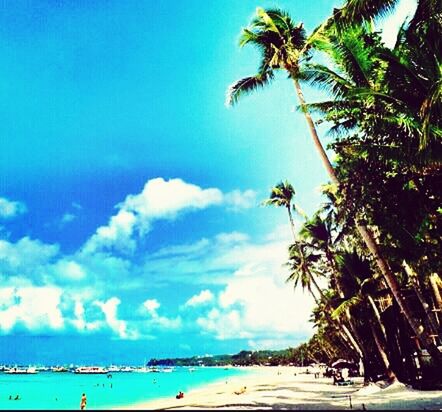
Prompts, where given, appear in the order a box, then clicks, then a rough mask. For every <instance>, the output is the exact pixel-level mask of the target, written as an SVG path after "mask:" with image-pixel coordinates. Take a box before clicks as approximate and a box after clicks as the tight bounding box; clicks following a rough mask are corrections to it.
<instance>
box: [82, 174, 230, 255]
mask: <svg viewBox="0 0 442 412" xmlns="http://www.w3.org/2000/svg"><path fill="white" fill-rule="evenodd" d="M221 202H222V193H221V191H220V190H219V189H214V188H210V189H202V188H200V187H199V186H196V185H193V184H189V183H186V182H184V181H183V180H181V179H171V180H169V181H165V180H164V179H163V178H156V179H151V180H149V181H148V182H147V183H146V184H145V186H144V188H143V191H142V192H141V193H139V194H137V195H128V196H127V197H126V199H125V200H124V202H122V203H120V204H119V205H117V207H118V208H119V212H118V213H117V214H116V215H115V216H113V217H111V219H110V221H109V223H108V224H107V225H106V226H101V227H99V228H98V229H97V231H96V233H95V234H94V235H93V236H92V237H91V238H90V239H89V240H88V242H87V243H86V245H85V248H84V250H85V251H86V252H89V253H90V252H94V251H95V250H99V249H102V248H109V247H117V248H119V249H121V250H129V251H130V250H133V249H134V247H135V242H134V240H133V239H132V235H133V234H134V232H138V233H139V234H141V235H143V234H145V233H146V232H148V231H149V230H150V224H151V222H152V221H153V220H156V219H175V218H176V216H177V214H178V213H180V212H183V211H187V210H192V209H194V210H195V209H204V208H206V207H209V206H211V205H216V204H220V203H221Z"/></svg>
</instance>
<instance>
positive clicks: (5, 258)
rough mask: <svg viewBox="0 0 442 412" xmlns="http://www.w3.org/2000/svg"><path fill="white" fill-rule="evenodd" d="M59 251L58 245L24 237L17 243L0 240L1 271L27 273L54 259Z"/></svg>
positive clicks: (5, 272)
mask: <svg viewBox="0 0 442 412" xmlns="http://www.w3.org/2000/svg"><path fill="white" fill-rule="evenodd" d="M58 253H59V246H58V245H48V244H45V243H43V242H41V241H40V240H33V239H30V238H29V237H24V238H22V239H20V240H18V241H17V242H16V243H13V242H9V241H7V240H0V271H1V273H3V274H8V275H10V274H15V275H18V274H27V273H29V272H30V271H32V270H34V269H35V268H38V267H40V266H41V265H43V264H46V263H48V262H50V261H51V260H53V258H55V257H56V256H57V254H58Z"/></svg>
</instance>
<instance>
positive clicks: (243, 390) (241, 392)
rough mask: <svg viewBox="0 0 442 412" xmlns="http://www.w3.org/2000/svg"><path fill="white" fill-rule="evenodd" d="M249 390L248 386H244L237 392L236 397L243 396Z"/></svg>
mask: <svg viewBox="0 0 442 412" xmlns="http://www.w3.org/2000/svg"><path fill="white" fill-rule="evenodd" d="M246 390H247V386H243V387H242V388H241V389H240V390H239V391H235V392H234V394H235V395H241V394H243V393H244V392H245V391H246Z"/></svg>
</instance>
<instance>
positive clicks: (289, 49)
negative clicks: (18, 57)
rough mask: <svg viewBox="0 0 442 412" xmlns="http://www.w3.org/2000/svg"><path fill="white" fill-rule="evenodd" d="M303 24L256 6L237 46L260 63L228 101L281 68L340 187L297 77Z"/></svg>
mask: <svg viewBox="0 0 442 412" xmlns="http://www.w3.org/2000/svg"><path fill="white" fill-rule="evenodd" d="M306 40H307V37H306V33H305V30H304V28H303V25H302V23H300V24H297V25H296V24H294V22H293V20H292V19H291V18H290V16H289V15H288V14H287V13H286V12H284V11H282V10H279V9H268V10H264V9H262V8H258V9H257V11H256V17H255V18H254V19H253V20H252V23H251V24H250V26H249V28H246V29H244V30H243V32H242V35H241V38H240V46H245V45H247V44H251V45H254V46H256V47H257V48H258V50H259V51H260V52H261V62H260V65H259V69H258V73H257V74H256V75H255V76H250V77H246V78H244V79H241V80H239V81H237V82H235V83H234V84H233V85H231V86H230V87H229V90H228V94H227V103H228V104H234V103H236V102H237V101H238V99H239V98H240V97H241V96H242V95H244V94H246V93H249V92H251V91H253V90H256V89H258V88H261V87H264V86H265V85H267V84H268V83H270V81H271V80H272V79H273V78H274V72H275V70H284V71H286V72H287V73H288V75H289V77H290V78H291V79H292V81H293V83H294V86H295V90H296V93H297V95H298V99H299V102H300V106H301V110H302V112H303V114H304V116H305V118H306V121H307V124H308V127H309V130H310V133H311V137H312V139H313V142H314V145H315V147H316V149H317V151H318V153H319V156H320V157H321V160H322V162H323V164H324V167H325V169H326V170H327V173H328V175H329V177H330V179H331V181H332V183H333V184H335V185H337V186H339V180H338V178H337V175H336V173H335V170H334V169H333V166H332V164H331V162H330V160H329V158H328V156H327V153H326V152H325V150H324V148H323V146H322V144H321V142H320V140H319V136H318V134H317V131H316V127H315V125H314V123H313V120H312V118H311V115H310V113H309V110H308V108H307V105H306V101H305V99H304V95H303V93H302V90H301V87H300V84H299V79H300V78H301V77H302V70H301V69H302V65H303V62H304V60H305V59H306V58H307V57H308V52H309V46H308V42H306ZM355 223H356V227H357V230H358V232H359V234H360V236H361V237H362V239H363V240H364V242H365V244H366V245H367V248H368V250H369V251H370V253H371V254H372V256H373V257H374V259H375V262H376V264H377V266H378V267H379V270H380V271H381V273H382V274H383V276H384V278H385V280H386V282H387V284H388V286H389V288H390V289H391V291H392V294H393V296H394V298H395V300H396V301H397V303H398V305H399V307H400V308H401V310H402V312H403V313H404V315H405V317H406V318H407V321H408V323H409V324H410V326H411V328H412V329H413V331H414V333H415V334H416V336H417V337H418V338H419V339H420V341H421V342H422V345H423V346H424V348H425V349H427V350H428V351H429V352H430V354H431V356H432V358H433V359H434V360H435V361H436V362H437V363H438V364H440V365H441V366H442V353H440V352H439V350H438V349H437V347H436V346H435V345H434V343H433V341H432V339H431V336H430V334H429V333H428V331H427V330H426V329H425V328H424V327H423V325H422V324H421V323H420V322H418V321H417V319H416V318H415V317H414V314H413V312H412V310H411V309H410V307H409V305H408V304H407V302H406V300H405V299H404V297H403V296H402V294H401V290H400V286H399V283H398V281H397V279H396V277H395V274H394V273H393V272H392V270H391V268H390V266H389V265H388V263H387V261H386V260H385V258H384V256H383V254H382V252H381V250H380V248H379V246H378V244H377V242H376V240H375V238H374V236H373V234H372V233H371V231H370V230H369V228H368V227H367V226H366V225H365V224H363V223H362V222H360V221H356V222H355Z"/></svg>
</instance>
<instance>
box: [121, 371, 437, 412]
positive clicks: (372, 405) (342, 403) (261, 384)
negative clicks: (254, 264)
mask: <svg viewBox="0 0 442 412" xmlns="http://www.w3.org/2000/svg"><path fill="white" fill-rule="evenodd" d="M241 369H246V370H248V371H249V373H247V374H244V375H240V376H234V377H231V378H228V379H227V380H224V379H223V380H219V381H216V382H211V383H208V384H207V385H205V386H203V387H201V386H200V387H198V388H195V389H193V390H191V391H190V392H188V393H185V395H184V398H183V399H175V398H170V397H169V398H164V397H162V398H158V399H155V400H149V401H145V402H139V403H134V404H130V405H125V406H122V407H119V408H118V409H124V410H143V409H144V410H146V409H147V410H162V409H184V410H185V409H249V410H250V409H311V410H320V409H359V410H361V409H364V408H366V409H367V410H369V409H433V410H442V391H418V390H414V389H410V388H409V387H407V386H406V385H403V384H401V383H399V382H397V383H395V384H393V385H391V386H389V387H387V388H385V389H381V387H380V386H378V385H376V384H370V385H368V386H364V385H363V378H360V377H358V378H351V379H352V381H353V382H354V384H353V385H351V386H336V385H333V384H332V379H331V378H315V377H314V375H313V374H305V373H304V372H305V369H306V368H305V367H304V368H302V367H287V366H285V367H277V366H275V367H272V366H265V367H245V368H241ZM244 387H246V389H245V391H244V392H243V393H240V392H241V389H242V388H244ZM235 392H238V394H236V393H235ZM115 409H117V408H115Z"/></svg>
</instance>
